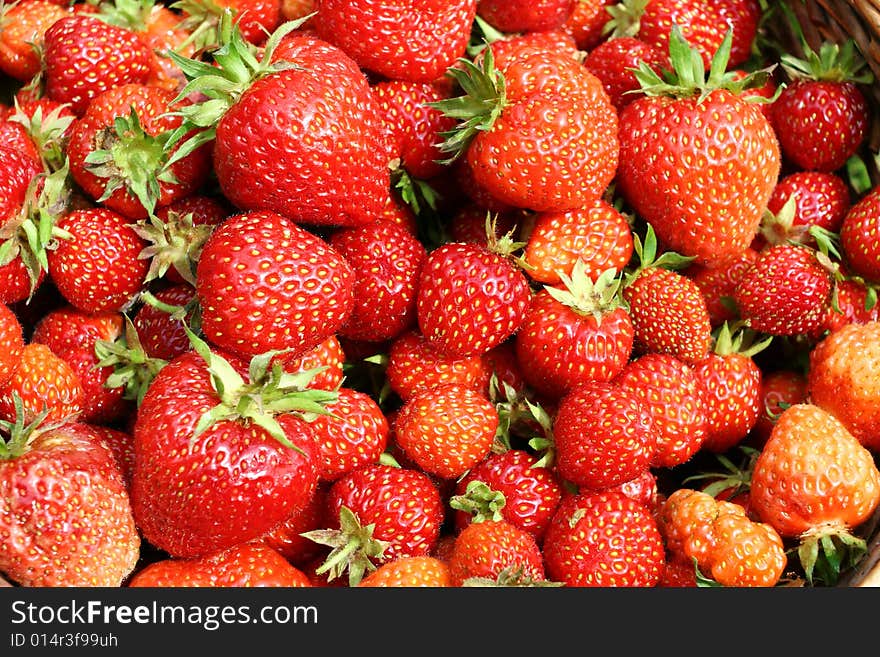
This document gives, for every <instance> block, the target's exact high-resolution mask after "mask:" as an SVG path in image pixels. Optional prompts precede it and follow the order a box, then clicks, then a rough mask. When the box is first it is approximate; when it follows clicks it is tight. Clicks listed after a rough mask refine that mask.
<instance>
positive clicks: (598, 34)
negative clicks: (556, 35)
mask: <svg viewBox="0 0 880 657" xmlns="http://www.w3.org/2000/svg"><path fill="white" fill-rule="evenodd" d="M616 2H617V0H580V1H579V2H578V3H577V4H576V5H575V7H574V11H573V12H572V13H571V16H569V17H568V18H567V19H566V21H565V23H563V24H562V28H561V29H562V30H563V31H564V32H567V33H568V34H571V36H572V38H573V39H574V41H575V45H576V46H577V48H578V49H579V50H582V51H584V52H586V53H589V52H590V51H591V50H593V49H594V48H596V47H597V46H598V45H599V44H600V43H601V42H603V41H605V36H606V35H605V29H604V28H605V25H606V23H608V21H609V20H610V18H611V15H610V14H609V13H608V7H610V6H611V5H613V4H615V3H616Z"/></svg>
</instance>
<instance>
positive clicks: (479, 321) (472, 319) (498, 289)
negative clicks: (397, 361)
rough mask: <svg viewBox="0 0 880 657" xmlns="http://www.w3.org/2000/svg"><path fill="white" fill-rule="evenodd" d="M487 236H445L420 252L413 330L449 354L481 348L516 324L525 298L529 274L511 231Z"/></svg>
mask: <svg viewBox="0 0 880 657" xmlns="http://www.w3.org/2000/svg"><path fill="white" fill-rule="evenodd" d="M486 232H487V235H488V236H489V242H488V243H487V244H486V245H485V246H484V245H480V244H476V243H473V242H449V243H447V244H443V245H442V246H439V247H437V248H436V249H434V250H433V251H431V252H430V253H429V254H428V255H427V257H426V258H425V261H424V264H423V266H422V268H421V272H420V274H419V280H418V291H417V294H416V318H417V321H418V326H419V331H420V332H421V334H422V335H424V336H425V338H426V339H427V340H428V342H430V343H431V345H432V346H433V347H435V348H436V349H437V350H439V351H441V352H443V353H445V354H448V355H450V356H454V357H462V356H475V355H480V354H484V353H486V352H487V351H489V349H491V348H492V347H495V346H497V345H499V344H501V343H502V342H503V341H504V340H506V339H507V338H509V337H510V336H511V335H513V334H514V333H515V332H516V331H517V330H518V329H519V327H520V326H521V324H522V322H523V319H524V318H525V313H526V311H527V310H528V307H529V301H530V299H531V289H530V287H529V279H528V277H527V276H526V274H525V272H524V271H523V269H522V267H520V266H519V265H518V264H517V262H516V261H515V260H513V259H512V258H513V255H512V254H513V253H514V252H515V251H516V250H518V249H519V248H521V247H522V246H523V243H521V242H513V241H512V235H510V234H508V235H505V236H503V237H502V238H501V239H500V240H497V241H496V240H494V239H493V238H492V237H491V235H492V234H493V232H494V231H492V229H491V228H490V225H489V219H488V218H487V231H486Z"/></svg>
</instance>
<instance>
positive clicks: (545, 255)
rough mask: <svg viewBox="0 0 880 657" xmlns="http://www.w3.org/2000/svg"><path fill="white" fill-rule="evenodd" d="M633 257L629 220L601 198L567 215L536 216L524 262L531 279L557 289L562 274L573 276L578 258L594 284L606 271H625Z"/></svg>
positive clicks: (545, 214) (559, 213) (544, 213)
mask: <svg viewBox="0 0 880 657" xmlns="http://www.w3.org/2000/svg"><path fill="white" fill-rule="evenodd" d="M632 254H633V236H632V230H631V227H630V224H629V219H628V218H627V216H626V215H624V214H623V213H622V212H620V211H619V210H618V209H617V208H615V207H614V206H613V205H611V204H610V203H608V201H606V200H605V199H601V198H600V199H596V200H595V201H593V202H592V203H588V204H587V205H585V206H584V207H582V208H577V209H574V210H569V211H567V212H538V213H536V214H535V220H534V225H533V227H532V229H531V231H530V232H529V237H528V242H527V243H526V247H525V251H524V253H523V259H524V260H525V263H526V264H527V265H528V268H527V269H526V273H527V274H528V276H529V278H531V279H532V280H533V281H537V282H539V283H546V284H549V285H557V284H558V283H561V282H562V279H561V278H560V276H559V272H560V271H561V272H563V273H564V274H566V275H568V276H571V273H572V270H573V269H574V263H575V262H576V261H577V260H578V259H579V258H580V259H581V260H582V261H583V262H584V264H585V265H586V273H587V275H588V276H589V277H590V278H592V279H593V280H595V279H596V278H598V277H599V274H601V273H602V272H603V271H605V270H606V269H615V270H616V271H618V272H621V271H623V269H624V267H626V265H627V264H628V263H629V261H630V259H631V258H632Z"/></svg>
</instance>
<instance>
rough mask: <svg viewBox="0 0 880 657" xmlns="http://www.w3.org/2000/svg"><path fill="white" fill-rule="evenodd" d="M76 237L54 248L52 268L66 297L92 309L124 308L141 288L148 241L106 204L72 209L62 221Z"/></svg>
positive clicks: (50, 259)
mask: <svg viewBox="0 0 880 657" xmlns="http://www.w3.org/2000/svg"><path fill="white" fill-rule="evenodd" d="M57 227H58V229H60V230H63V231H66V232H67V233H68V234H69V235H70V236H71V237H70V238H69V239H64V240H60V241H59V244H58V247H57V248H55V249H54V250H51V251H49V254H48V263H49V273H50V276H51V277H52V281H53V282H54V283H55V285H56V286H57V288H58V291H59V292H61V294H62V296H63V297H64V298H65V299H66V300H67V301H68V302H69V303H70V304H71V305H72V306H75V307H76V308H78V309H79V310H82V311H84V312H87V313H99V312H107V311H117V310H122V309H123V308H125V307H126V306H127V305H128V304H129V303H130V302H132V300H133V299H134V297H135V296H136V295H137V294H138V292H140V290H141V287H142V285H143V283H144V279H145V278H146V275H147V269H148V266H149V265H148V263H147V261H146V260H143V259H141V258H140V257H139V256H140V253H141V250H142V249H143V248H144V246H146V244H145V242H144V241H143V240H142V239H141V238H140V237H138V235H137V233H135V231H134V230H133V229H132V227H131V223H130V222H129V221H128V220H127V219H126V218H125V217H124V216H123V215H121V214H119V213H117V212H114V211H113V210H110V209H108V208H104V207H100V206H98V207H94V208H85V209H80V210H73V211H71V212H69V213H68V214H66V215H65V216H63V217H62V218H61V220H60V221H58V223H57Z"/></svg>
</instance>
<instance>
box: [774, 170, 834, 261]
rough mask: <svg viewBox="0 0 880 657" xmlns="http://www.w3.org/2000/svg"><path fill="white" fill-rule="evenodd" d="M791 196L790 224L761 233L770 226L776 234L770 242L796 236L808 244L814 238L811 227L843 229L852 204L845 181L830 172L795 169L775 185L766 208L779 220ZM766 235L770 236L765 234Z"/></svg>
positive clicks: (830, 229) (795, 237)
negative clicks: (792, 203) (792, 206)
mask: <svg viewBox="0 0 880 657" xmlns="http://www.w3.org/2000/svg"><path fill="white" fill-rule="evenodd" d="M792 197H794V199H795V200H794V208H793V210H794V213H793V215H792V216H791V217H790V223H783V224H782V225H780V224H779V223H773V224H771V225H770V226H767V225H762V226H761V232H762V234H763V233H766V232H768V229H770V230H771V231H773V232H775V233H776V236H775V237H776V239H770V240H768V241H771V242H779V241H782V240H783V239H796V240H797V241H799V242H802V243H809V241H811V240H814V238H813V237H812V236H811V235H810V234H809V229H810V227H811V226H818V227H819V228H824V229H825V230H828V231H830V232H832V233H836V232H838V231H839V230H840V227H841V224H843V219H844V217H845V216H846V214H847V212H849V209H850V207H851V203H850V191H849V187H848V185H847V183H846V181H845V180H844V179H843V178H841V177H840V176H839V175H837V174H835V173H831V172H828V171H794V172H792V173H790V174H788V175H786V176H783V177H782V178H780V179H779V182H777V183H776V186H775V187H774V188H773V193H772V194H771V195H770V199H769V200H768V201H767V209H768V210H769V211H770V212H771V213H772V216H774V217H776V218H777V219H778V218H779V217H780V214H781V213H782V212H783V208H784V207H785V205H786V203H787V202H788V200H789V199H790V198H792ZM783 216H784V215H783ZM765 221H766V217H765ZM763 237H764V239H767V236H766V235H763ZM804 240H807V242H804ZM759 250H760V249H759Z"/></svg>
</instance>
